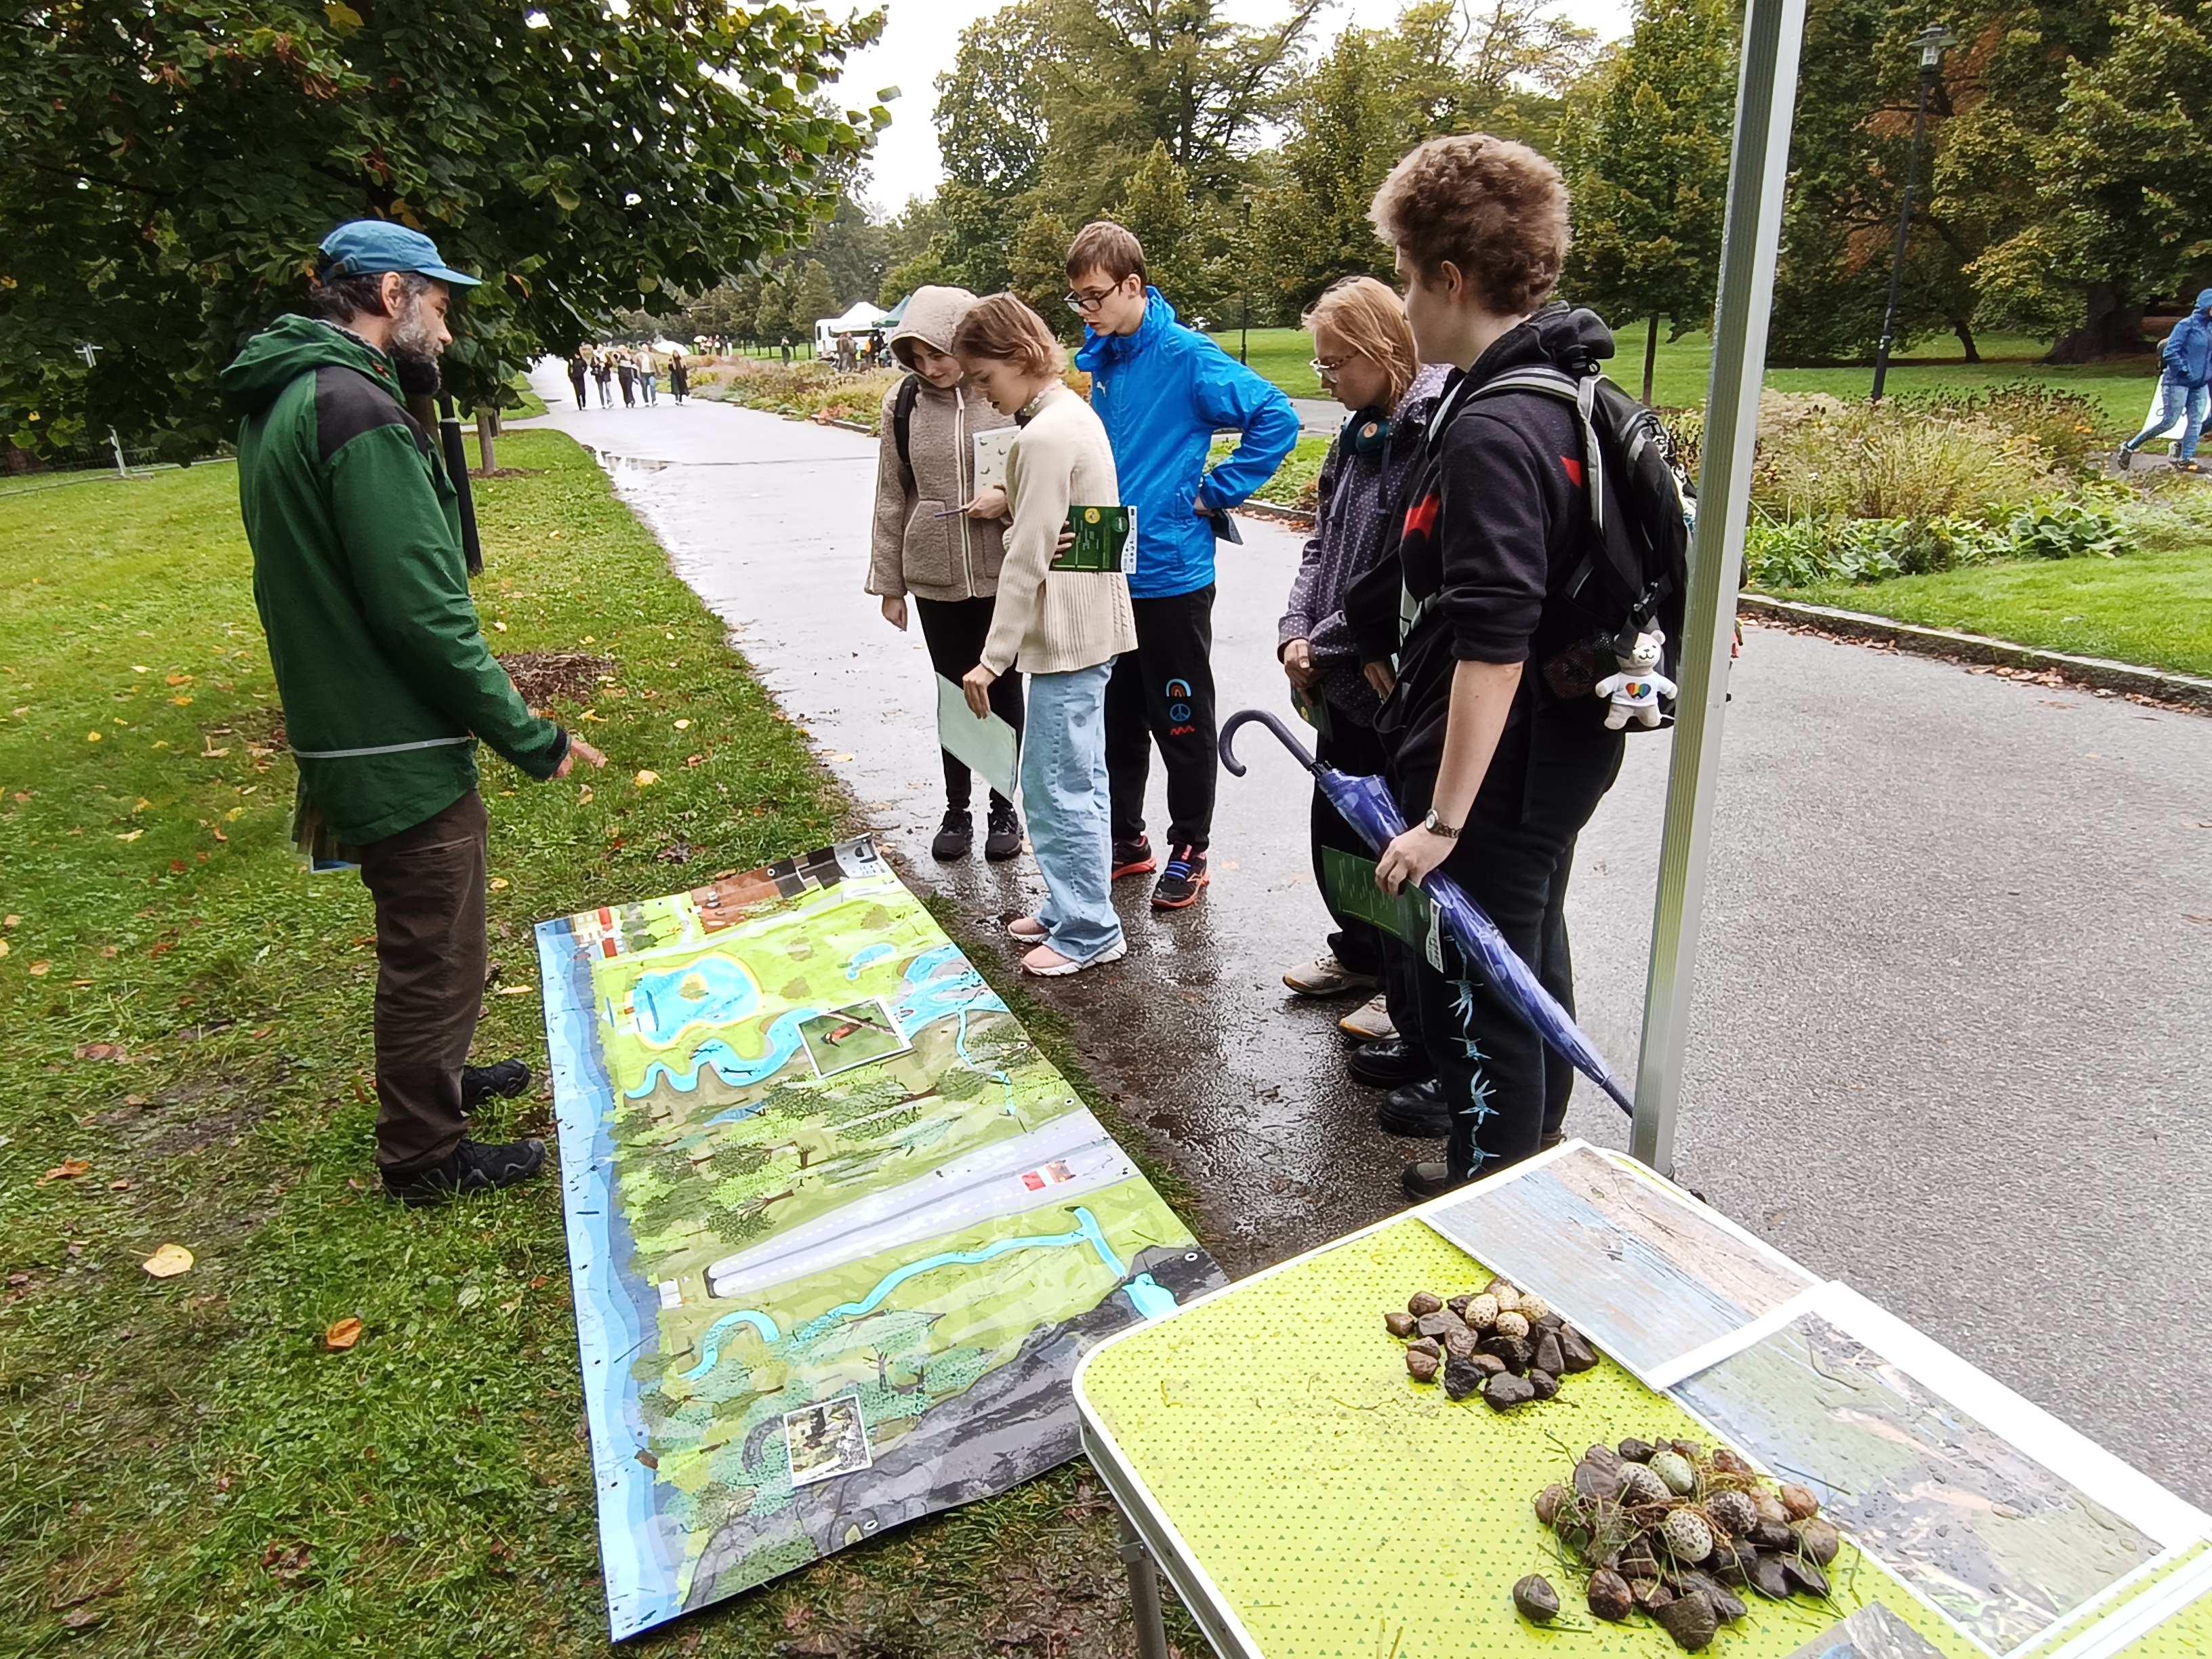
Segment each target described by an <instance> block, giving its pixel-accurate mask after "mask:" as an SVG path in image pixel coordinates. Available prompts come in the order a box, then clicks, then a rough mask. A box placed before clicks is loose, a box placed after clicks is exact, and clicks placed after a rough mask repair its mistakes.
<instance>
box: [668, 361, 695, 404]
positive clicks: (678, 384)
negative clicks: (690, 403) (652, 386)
mask: <svg viewBox="0 0 2212 1659" xmlns="http://www.w3.org/2000/svg"><path fill="white" fill-rule="evenodd" d="M690 389H691V370H690V365H688V364H687V363H685V362H684V354H683V353H682V352H680V351H671V352H670V353H669V354H668V395H669V396H670V397H671V398H675V399H676V403H677V406H678V408H681V407H682V406H683V403H684V394H685V393H686V392H690Z"/></svg>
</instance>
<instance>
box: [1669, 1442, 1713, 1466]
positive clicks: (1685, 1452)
mask: <svg viewBox="0 0 2212 1659" xmlns="http://www.w3.org/2000/svg"><path fill="white" fill-rule="evenodd" d="M1667 1446H1668V1450H1670V1451H1673V1452H1675V1453H1678V1454H1679V1455H1681V1456H1684V1457H1686V1458H1688V1459H1689V1460H1690V1461H1691V1462H1692V1463H1694V1462H1697V1461H1698V1460H1699V1458H1700V1457H1703V1456H1704V1455H1705V1448H1704V1447H1703V1446H1700V1445H1699V1443H1697V1442H1696V1441H1694V1440H1669V1441H1668V1443H1667Z"/></svg>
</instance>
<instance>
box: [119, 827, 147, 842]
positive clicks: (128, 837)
mask: <svg viewBox="0 0 2212 1659" xmlns="http://www.w3.org/2000/svg"><path fill="white" fill-rule="evenodd" d="M145 833H146V832H145V831H144V830H143V829H133V830H131V831H130V832H128V833H127V834H125V835H120V836H117V837H116V838H115V839H116V840H118V841H136V840H137V839H138V837H139V836H143V835H144V834H145Z"/></svg>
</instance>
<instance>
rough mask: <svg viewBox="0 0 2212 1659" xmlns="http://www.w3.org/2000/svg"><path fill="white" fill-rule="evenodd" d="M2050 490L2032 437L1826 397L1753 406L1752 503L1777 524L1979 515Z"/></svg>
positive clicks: (1976, 419)
mask: <svg viewBox="0 0 2212 1659" xmlns="http://www.w3.org/2000/svg"><path fill="white" fill-rule="evenodd" d="M1776 405H1778V407H1777V406H1776ZM2058 482H2059V481H2058V480H2057V477H2055V476H2054V475H2053V473H2052V471H2051V463H2050V460H2049V458H2048V457H2047V456H2046V454H2045V452H2044V450H2043V448H2042V447H2041V446H2040V445H2039V443H2038V442H2037V441H2036V440H2035V439H2034V438H2033V436H2031V435H2027V434H2026V433H2021V432H2014V431H2008V430H2007V429H2006V428H2003V427H2002V426H1999V425H1998V424H1996V422H1992V421H1991V420H1990V419H1988V418H1987V417H1986V416H1983V415H1979V414H1959V415H1952V414H1931V413H1928V412H1925V411H1923V410H1917V409H1907V408H1903V407H1900V406H1898V405H1896V404H1878V405H1877V404H1845V403H1843V402H1841V401H1840V400H1838V399H1836V398H1795V399H1781V398H1777V399H1774V400H1772V404H1770V403H1769V402H1768V401H1767V400H1764V399H1762V401H1761V404H1760V419H1759V464H1758V465H1757V466H1756V468H1755V469H1754V471H1753V483H1752V490H1753V500H1755V501H1759V504H1760V505H1761V506H1763V507H1766V508H1767V509H1768V510H1769V511H1770V512H1775V513H1778V514H1780V515H1781V516H1784V517H1796V516H1798V515H1800V514H1806V513H1810V514H1813V515H1815V516H1821V515H1828V514H1841V515H1844V516H1848V517H1850V518H1853V519H1915V520H1928V519H1937V518H1943V517H1948V516H1951V515H1961V514H1963V515H1987V514H1989V513H1995V512H1999V511H2002V510H2003V509H2005V508H2008V507H2019V506H2022V505H2025V504H2026V503H2027V502H2028V501H2033V500H2034V499H2035V498H2036V497H2037V496H2039V495H2047V494H2049V493H2050V492H2051V489H2053V487H2054V486H2055V485H2056V484H2057V483H2058Z"/></svg>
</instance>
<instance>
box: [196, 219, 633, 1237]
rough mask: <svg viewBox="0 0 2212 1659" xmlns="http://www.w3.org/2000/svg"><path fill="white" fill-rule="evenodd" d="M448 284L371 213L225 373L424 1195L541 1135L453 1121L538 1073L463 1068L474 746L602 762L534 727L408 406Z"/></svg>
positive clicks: (470, 1012) (242, 471)
mask: <svg viewBox="0 0 2212 1659" xmlns="http://www.w3.org/2000/svg"><path fill="white" fill-rule="evenodd" d="M474 286H475V279H474V278H473V277H470V276H463V275H462V274H461V273H460V272H459V271H457V270H448V269H447V267H446V265H445V264H444V263H443V261H441V259H440V258H439V257H438V250H437V248H436V246H435V245H434V244H433V243H432V242H431V240H430V239H429V238H428V237H427V236H425V235H423V234H421V233H420V232H419V231H413V230H409V229H408V228H405V227H404V226H402V225H396V224H390V223H386V222H383V221H380V220H360V221H356V222H353V223H350V224H345V225H341V226H339V227H338V228H337V229H336V230H334V231H332V232H331V234H330V235H329V236H328V237H327V238H325V240H324V242H323V246H322V258H321V260H320V261H319V264H318V266H317V270H316V276H315V283H314V286H313V289H311V290H310V292H309V295H308V299H309V303H310V304H311V306H312V307H313V311H314V313H315V314H314V315H313V317H297V316H294V317H283V318H280V319H277V321H276V322H275V323H274V324H272V325H270V327H269V328H268V329H266V330H264V331H263V332H262V333H260V334H258V335H257V336H255V337H254V338H253V339H252V341H251V342H250V343H248V344H247V346H246V349H245V350H243V351H242V352H240V354H239V356H238V358H237V361H236V362H233V363H232V364H231V365H230V367H229V368H227V369H225V370H224V371H223V375H222V387H223V392H224V395H225V396H226V397H227V398H228V399H229V401H230V403H231V404H232V406H233V408H234V410H236V412H237V413H238V414H239V415H240V417H241V420H240V428H239V435H238V490H239V502H240V507H241V509H242V511H243V513H244V515H245V519H246V539H247V540H248V541H249V542H251V543H252V546H253V601H254V604H255V605H256V606H258V609H259V610H260V612H261V625H262V628H263V629H264V631H265V632H266V633H267V635H268V636H269V656H270V662H271V664H272V665H274V667H275V668H276V686H277V690H278V693H279V695H280V696H282V698H283V704H284V726H285V732H286V735H287V737H288V738H289V740H290V743H291V746H292V753H293V755H294V757H295V759H296V760H297V761H298V763H299V767H300V791H299V796H300V798H299V819H298V823H296V824H295V836H297V837H298V838H299V839H300V840H301V841H302V842H303V843H313V844H317V845H319V847H320V848H323V849H324V850H325V851H330V850H336V849H344V850H343V856H344V857H345V858H346V859H348V860H354V861H357V862H358V863H359V864H360V866H361V872H362V881H363V882H364V883H365V884H367V886H368V890H369V892H370V894H371V896H373V897H374V901H375V904H376V961H377V976H376V1093H377V1100H378V1111H377V1118H376V1139H377V1152H376V1161H377V1165H378V1168H379V1170H380V1172H381V1173H382V1175H383V1177H384V1183H385V1186H386V1189H387V1190H388V1191H390V1192H391V1193H392V1194H393V1195H394V1196H395V1197H398V1199H400V1200H403V1201H404V1202H406V1203H410V1204H422V1203H437V1202H440V1201H441V1200H445V1199H447V1198H449V1197H452V1196H453V1194H457V1193H469V1192H483V1191H487V1190H489V1189H490V1188H497V1187H507V1186H512V1185H513V1184H514V1183H515V1182H519V1181H526V1180H528V1179H529V1178H530V1177H531V1176H534V1175H536V1174H537V1173H538V1170H539V1169H540V1168H541V1167H542V1166H543V1165H544V1162H545V1145H544V1142H543V1141H539V1140H520V1141H515V1142H512V1143H509V1144H507V1145H497V1146H495V1145H488V1144H485V1143H483V1142H479V1141H477V1140H474V1139H471V1138H470V1137H469V1134H468V1122H467V1113H468V1112H469V1111H470V1110H471V1109H472V1108H473V1107H475V1106H476V1105H477V1104H479V1103H481V1102H482V1101H483V1100H484V1099H485V1098H487V1097H489V1096H491V1095H493V1094H501V1095H513V1094H519V1093H520V1092H521V1091H522V1090H523V1089H524V1088H526V1086H527V1085H528V1084H529V1081H530V1071H529V1068H528V1067H527V1066H525V1065H523V1064H522V1062H521V1061H520V1060H501V1061H500V1062H499V1063H498V1064H496V1065H494V1066H482V1067H478V1066H470V1065H468V1064H467V1060H468V1054H469V1043H470V1040H471V1037H472V1036H474V1035H475V1031H476V1023H477V1014H478V1013H479V1012H481V1011H482V1006H483V985H484V973H485V944H484V859H485V844H486V831H487V829H488V827H489V820H488V819H487V817H486V815H485V811H484V805H483V799H482V798H481V797H480V796H479V795H478V794H477V765H476V753H475V751H476V746H477V743H478V742H479V741H481V742H483V743H485V744H489V745H490V746H491V748H492V749H493V750H495V751H496V752H497V753H498V754H500V755H501V756H503V757H505V758H506V759H507V760H508V761H510V762H512V763H513V764H514V765H515V766H517V767H520V769H522V770H523V771H525V772H527V773H528V774H529V775H531V776H532V777H534V778H540V779H544V778H560V777H566V776H567V775H568V770H569V769H570V768H571V767H572V766H573V765H574V763H575V762H576V759H577V757H582V758H583V759H585V760H586V761H588V762H590V763H592V765H594V766H603V765H605V763H606V762H605V757H604V756H602V755H600V754H599V753H598V751H596V750H593V749H592V747H591V746H590V745H589V744H586V743H583V742H581V741H580V740H578V739H576V738H571V737H570V736H569V735H568V732H565V731H563V730H562V728H561V727H560V726H556V724H554V723H553V722H552V721H551V720H541V719H539V718H538V716H536V715H535V714H532V713H531V712H530V710H529V708H527V707H526V706H525V704H524V702H523V701H522V699H521V697H520V696H519V695H517V693H516V691H515V689H514V683H513V681H512V680H510V679H508V678H507V671H505V670H504V669H502V668H501V666H500V665H499V664H498V663H497V662H495V660H493V658H492V655H491V651H490V648H489V647H488V646H487V645H486V644H485V643H484V638H483V631H482V629H481V626H480V624H479V623H478V622H477V611H476V605H475V603H474V601H473V600H471V598H470V597H469V585H468V575H467V572H466V569H465V565H464V562H463V557H462V553H461V538H460V517H459V499H458V497H457V496H456V495H455V494H454V490H453V483H452V481H451V480H450V479H448V478H447V476H446V473H445V470H444V467H443V465H441V462H440V460H439V459H438V452H437V447H436V445H435V442H434V441H433V439H432V438H431V436H430V435H429V434H428V432H427V431H425V430H424V428H423V427H422V424H421V423H420V422H417V421H416V419H415V417H414V416H412V415H410V414H409V413H408V411H407V409H406V407H405V406H404V404H403V403H402V402H401V398H403V397H404V396H408V395H413V394H416V393H423V392H432V391H435V389H436V386H437V377H438V354H439V352H440V351H441V349H443V348H444V347H445V346H446V345H447V344H448V343H450V341H451V336H450V335H449V334H448V333H447V331H446V308H447V303H448V301H449V298H450V294H451V290H452V289H453V288H456V287H462V288H468V287H474Z"/></svg>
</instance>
